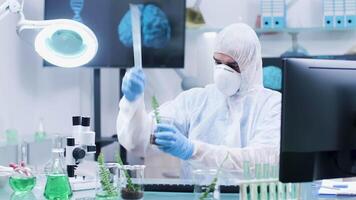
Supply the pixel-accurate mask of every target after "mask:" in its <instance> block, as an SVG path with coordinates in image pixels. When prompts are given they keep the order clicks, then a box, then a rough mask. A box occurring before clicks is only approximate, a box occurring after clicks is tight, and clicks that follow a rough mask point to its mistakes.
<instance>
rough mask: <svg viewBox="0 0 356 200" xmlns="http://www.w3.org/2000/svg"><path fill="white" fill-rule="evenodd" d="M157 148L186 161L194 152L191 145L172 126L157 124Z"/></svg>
mask: <svg viewBox="0 0 356 200" xmlns="http://www.w3.org/2000/svg"><path fill="white" fill-rule="evenodd" d="M155 136H156V140H155V142H156V144H157V145H158V148H159V149H160V150H161V151H163V152H165V153H169V154H171V155H173V156H176V157H178V158H180V159H183V160H188V159H189V158H191V157H192V155H193V152H194V145H193V143H192V142H191V141H190V140H189V139H188V138H186V137H185V136H184V135H183V134H182V133H180V132H179V130H177V129H176V128H175V127H174V126H173V125H167V124H158V125H157V129H156V130H155Z"/></svg>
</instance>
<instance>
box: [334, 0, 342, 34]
mask: <svg viewBox="0 0 356 200" xmlns="http://www.w3.org/2000/svg"><path fill="white" fill-rule="evenodd" d="M334 13H335V27H336V28H343V27H345V0H334Z"/></svg>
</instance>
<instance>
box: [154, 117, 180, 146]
mask: <svg viewBox="0 0 356 200" xmlns="http://www.w3.org/2000/svg"><path fill="white" fill-rule="evenodd" d="M158 123H162V124H167V125H173V123H174V119H173V118H171V117H165V116H160V117H159V119H158V120H157V118H156V116H153V117H152V122H151V124H152V128H151V130H152V132H151V136H150V143H151V144H154V145H155V139H156V137H155V135H154V133H155V131H156V129H157V124H158Z"/></svg>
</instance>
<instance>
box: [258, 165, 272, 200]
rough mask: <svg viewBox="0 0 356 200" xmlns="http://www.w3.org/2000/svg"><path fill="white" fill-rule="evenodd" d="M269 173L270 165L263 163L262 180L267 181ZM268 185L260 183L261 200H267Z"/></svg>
mask: <svg viewBox="0 0 356 200" xmlns="http://www.w3.org/2000/svg"><path fill="white" fill-rule="evenodd" d="M269 171H270V165H269V164H268V163H264V164H263V165H262V179H263V180H265V181H267V180H268V179H269ZM267 187H268V183H266V182H262V183H261V190H260V194H261V195H260V196H261V199H268V191H267Z"/></svg>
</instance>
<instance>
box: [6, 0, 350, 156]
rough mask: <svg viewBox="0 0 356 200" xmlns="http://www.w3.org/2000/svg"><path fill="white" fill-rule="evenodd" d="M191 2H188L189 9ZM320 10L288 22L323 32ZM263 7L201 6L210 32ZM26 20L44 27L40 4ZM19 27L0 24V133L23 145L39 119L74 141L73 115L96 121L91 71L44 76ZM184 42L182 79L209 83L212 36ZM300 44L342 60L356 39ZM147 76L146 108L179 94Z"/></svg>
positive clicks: (312, 35)
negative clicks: (16, 136)
mask: <svg viewBox="0 0 356 200" xmlns="http://www.w3.org/2000/svg"><path fill="white" fill-rule="evenodd" d="M2 2H4V0H0V3H2ZM193 2H194V1H190V0H188V6H190V5H192V4H193ZM320 5H321V0H312V1H310V0H299V1H296V3H295V4H294V5H293V6H292V7H291V10H290V13H291V15H289V16H288V21H289V22H290V24H292V25H293V26H295V27H299V26H302V27H310V26H318V25H320V24H321V21H320V18H321V7H320ZM258 6H259V1H258V0H209V1H203V3H202V5H201V10H202V12H203V14H204V16H205V17H206V20H207V25H208V26H213V27H223V26H225V25H227V24H230V23H233V22H236V21H243V22H247V23H248V24H250V25H252V26H253V25H254V23H255V18H256V16H257V14H258V12H259V8H258ZM301 12H302V13H303V15H300V14H299V13H301ZM25 13H26V16H27V17H28V18H31V19H41V18H42V16H43V0H27V1H26V5H25ZM16 21H17V17H16V16H15V15H10V16H8V17H7V18H5V19H4V20H2V21H0V27H1V28H0V44H1V47H0V133H3V132H4V130H5V129H7V128H16V129H18V130H19V133H20V134H21V135H22V136H23V137H25V138H31V137H32V134H33V132H34V131H35V130H36V129H37V125H38V121H39V119H40V118H43V119H44V123H45V128H46V130H47V131H48V132H50V133H60V134H66V133H69V132H70V123H71V122H70V117H71V116H72V115H75V114H83V115H89V116H90V115H92V112H93V111H92V110H93V109H92V107H93V106H92V95H93V94H92V73H91V70H89V69H59V68H43V67H42V66H41V59H40V58H39V56H38V55H37V54H36V53H35V52H34V49H33V47H32V46H31V45H29V44H27V43H26V42H24V41H22V40H21V39H19V37H18V36H17V35H16V34H15V24H16ZM186 38H187V39H186V55H185V67H186V69H185V72H188V73H189V74H190V75H191V76H197V77H199V79H200V81H201V82H202V83H209V82H212V69H213V68H212V66H213V60H212V52H213V46H214V34H203V33H197V32H194V31H193V32H192V31H187V35H186ZM299 38H300V42H301V44H302V45H303V46H304V47H305V48H307V49H308V51H309V52H310V53H313V54H335V53H336V54H337V53H343V52H345V51H346V50H347V49H349V48H350V47H351V46H352V45H353V44H354V43H353V41H354V40H355V38H356V37H355V32H339V33H325V32H309V33H301V34H300V36H299ZM261 41H262V49H263V55H264V56H275V55H279V54H281V53H283V52H284V51H285V50H286V49H288V48H289V47H290V45H291V42H290V36H288V35H287V34H277V35H268V36H262V37H261ZM145 73H146V76H147V79H148V80H147V87H146V102H147V101H148V100H149V98H150V96H152V95H153V94H155V95H157V97H158V99H159V101H160V102H164V101H167V100H169V99H172V98H174V97H175V96H176V95H177V94H178V93H179V92H181V89H180V79H179V77H178V76H177V75H176V73H175V72H174V71H173V70H170V69H165V70H157V69H147V70H146V69H145ZM102 77H103V78H102V133H103V135H104V136H111V135H112V134H114V133H115V121H116V114H117V112H118V99H119V97H118V93H119V87H118V82H119V72H118V70H117V69H105V70H103V71H102ZM148 105H149V104H148ZM1 135H2V134H0V140H1ZM110 148H113V147H109V149H107V150H106V151H107V152H109V151H111V150H110Z"/></svg>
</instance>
